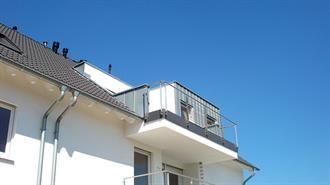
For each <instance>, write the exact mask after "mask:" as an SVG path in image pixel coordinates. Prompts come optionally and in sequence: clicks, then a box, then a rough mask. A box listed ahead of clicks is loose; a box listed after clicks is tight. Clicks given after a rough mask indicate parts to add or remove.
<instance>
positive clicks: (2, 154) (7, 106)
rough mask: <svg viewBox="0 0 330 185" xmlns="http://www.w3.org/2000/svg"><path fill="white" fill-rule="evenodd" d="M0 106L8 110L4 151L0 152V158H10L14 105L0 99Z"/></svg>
mask: <svg viewBox="0 0 330 185" xmlns="http://www.w3.org/2000/svg"><path fill="white" fill-rule="evenodd" d="M0 107H1V108H5V109H8V110H10V119H9V125H8V131H7V132H8V133H7V143H6V148H5V152H0V158H2V159H7V160H11V159H10V157H11V156H10V154H11V152H10V150H11V143H12V139H13V136H14V119H15V110H16V106H14V105H11V104H9V103H6V102H4V101H1V100H0Z"/></svg>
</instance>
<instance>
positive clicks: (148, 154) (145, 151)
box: [133, 147, 152, 185]
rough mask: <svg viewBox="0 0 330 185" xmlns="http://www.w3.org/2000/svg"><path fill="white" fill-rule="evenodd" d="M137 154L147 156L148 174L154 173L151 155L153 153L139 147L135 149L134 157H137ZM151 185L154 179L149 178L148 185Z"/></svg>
mask: <svg viewBox="0 0 330 185" xmlns="http://www.w3.org/2000/svg"><path fill="white" fill-rule="evenodd" d="M135 153H139V154H142V155H145V156H147V158H148V174H149V173H151V172H152V169H151V167H152V165H151V154H152V153H151V152H149V151H147V150H144V149H141V148H139V147H134V153H133V155H135ZM133 163H135V162H133ZM134 165H135V164H134ZM134 175H135V174H134ZM149 184H152V177H151V176H148V184H147V185H149Z"/></svg>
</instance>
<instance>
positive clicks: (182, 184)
mask: <svg viewBox="0 0 330 185" xmlns="http://www.w3.org/2000/svg"><path fill="white" fill-rule="evenodd" d="M153 184H155V185H201V184H203V185H215V184H213V183H210V182H207V181H202V180H199V179H198V178H194V177H190V176H186V175H183V174H179V173H175V172H172V171H167V170H164V171H160V172H154V173H148V174H142V175H137V176H133V177H127V178H124V180H123V185H153Z"/></svg>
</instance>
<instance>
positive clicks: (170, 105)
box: [149, 85, 176, 113]
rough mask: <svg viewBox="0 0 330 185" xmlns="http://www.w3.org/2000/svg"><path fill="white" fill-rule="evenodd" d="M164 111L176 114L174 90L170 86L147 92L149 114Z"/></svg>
mask: <svg viewBox="0 0 330 185" xmlns="http://www.w3.org/2000/svg"><path fill="white" fill-rule="evenodd" d="M162 108H163V109H166V110H168V111H170V112H173V113H176V109H175V89H174V88H173V87H172V86H170V85H164V86H162V90H160V88H154V89H151V90H150V91H149V112H153V111H156V110H160V109H162Z"/></svg>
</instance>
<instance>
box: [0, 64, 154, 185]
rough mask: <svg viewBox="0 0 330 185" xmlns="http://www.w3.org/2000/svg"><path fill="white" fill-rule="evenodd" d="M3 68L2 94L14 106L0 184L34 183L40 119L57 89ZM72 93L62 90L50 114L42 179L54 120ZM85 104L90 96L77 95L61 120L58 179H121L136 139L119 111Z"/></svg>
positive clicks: (95, 181)
mask: <svg viewBox="0 0 330 185" xmlns="http://www.w3.org/2000/svg"><path fill="white" fill-rule="evenodd" d="M1 67H2V66H1ZM3 71H4V70H2V71H1V73H0V74H1V78H0V89H1V90H0V100H1V101H3V102H6V103H10V104H12V105H15V106H16V111H15V120H14V127H15V128H14V136H13V139H12V142H11V151H10V157H9V158H7V159H3V158H2V159H0V174H1V184H4V185H21V184H24V185H29V184H31V185H32V184H33V185H34V184H36V179H37V178H36V177H37V173H36V172H37V165H38V155H39V145H40V142H39V141H40V140H39V137H40V127H41V119H42V116H43V114H44V112H45V110H46V109H47V108H48V106H49V105H50V104H51V103H52V101H53V100H54V99H55V98H57V96H58V95H59V93H58V90H54V91H53V92H49V91H47V88H45V84H41V80H38V81H37V83H35V84H34V85H32V84H30V83H29V80H28V79H29V77H27V76H23V75H17V76H15V77H11V76H10V75H8V74H6V73H4V72H3ZM70 96H71V95H70V93H67V94H66V98H65V99H64V100H63V101H62V102H61V104H60V106H59V107H58V108H56V109H55V110H54V112H53V114H51V115H50V117H49V119H48V120H49V121H48V123H49V125H48V127H47V128H48V130H47V138H46V147H45V160H44V161H45V165H44V173H43V184H44V185H47V184H50V172H51V158H52V150H53V148H52V144H51V143H52V138H53V131H54V130H53V128H54V122H55V120H56V118H57V115H58V114H59V113H60V112H61V111H62V110H63V109H64V107H65V106H66V105H67V104H68V103H69V102H70ZM88 105H89V99H88V98H86V97H83V96H81V97H79V99H78V103H77V105H76V106H75V107H74V108H72V109H71V110H70V111H69V112H68V114H67V115H66V116H65V117H64V118H63V120H62V124H61V129H60V139H59V154H58V166H57V178H56V184H58V185H60V184H63V185H65V184H122V183H123V178H124V177H128V176H133V175H134V168H133V164H134V161H133V160H134V146H135V145H134V143H133V142H132V141H130V140H128V139H127V138H126V137H125V135H124V129H123V127H124V122H123V121H121V119H120V118H119V116H117V115H116V114H115V113H113V112H110V113H109V114H105V113H104V111H105V110H106V109H105V108H104V106H101V105H97V104H94V106H93V107H88ZM158 158H159V157H158ZM158 158H157V159H158ZM158 160H159V159H158Z"/></svg>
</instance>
